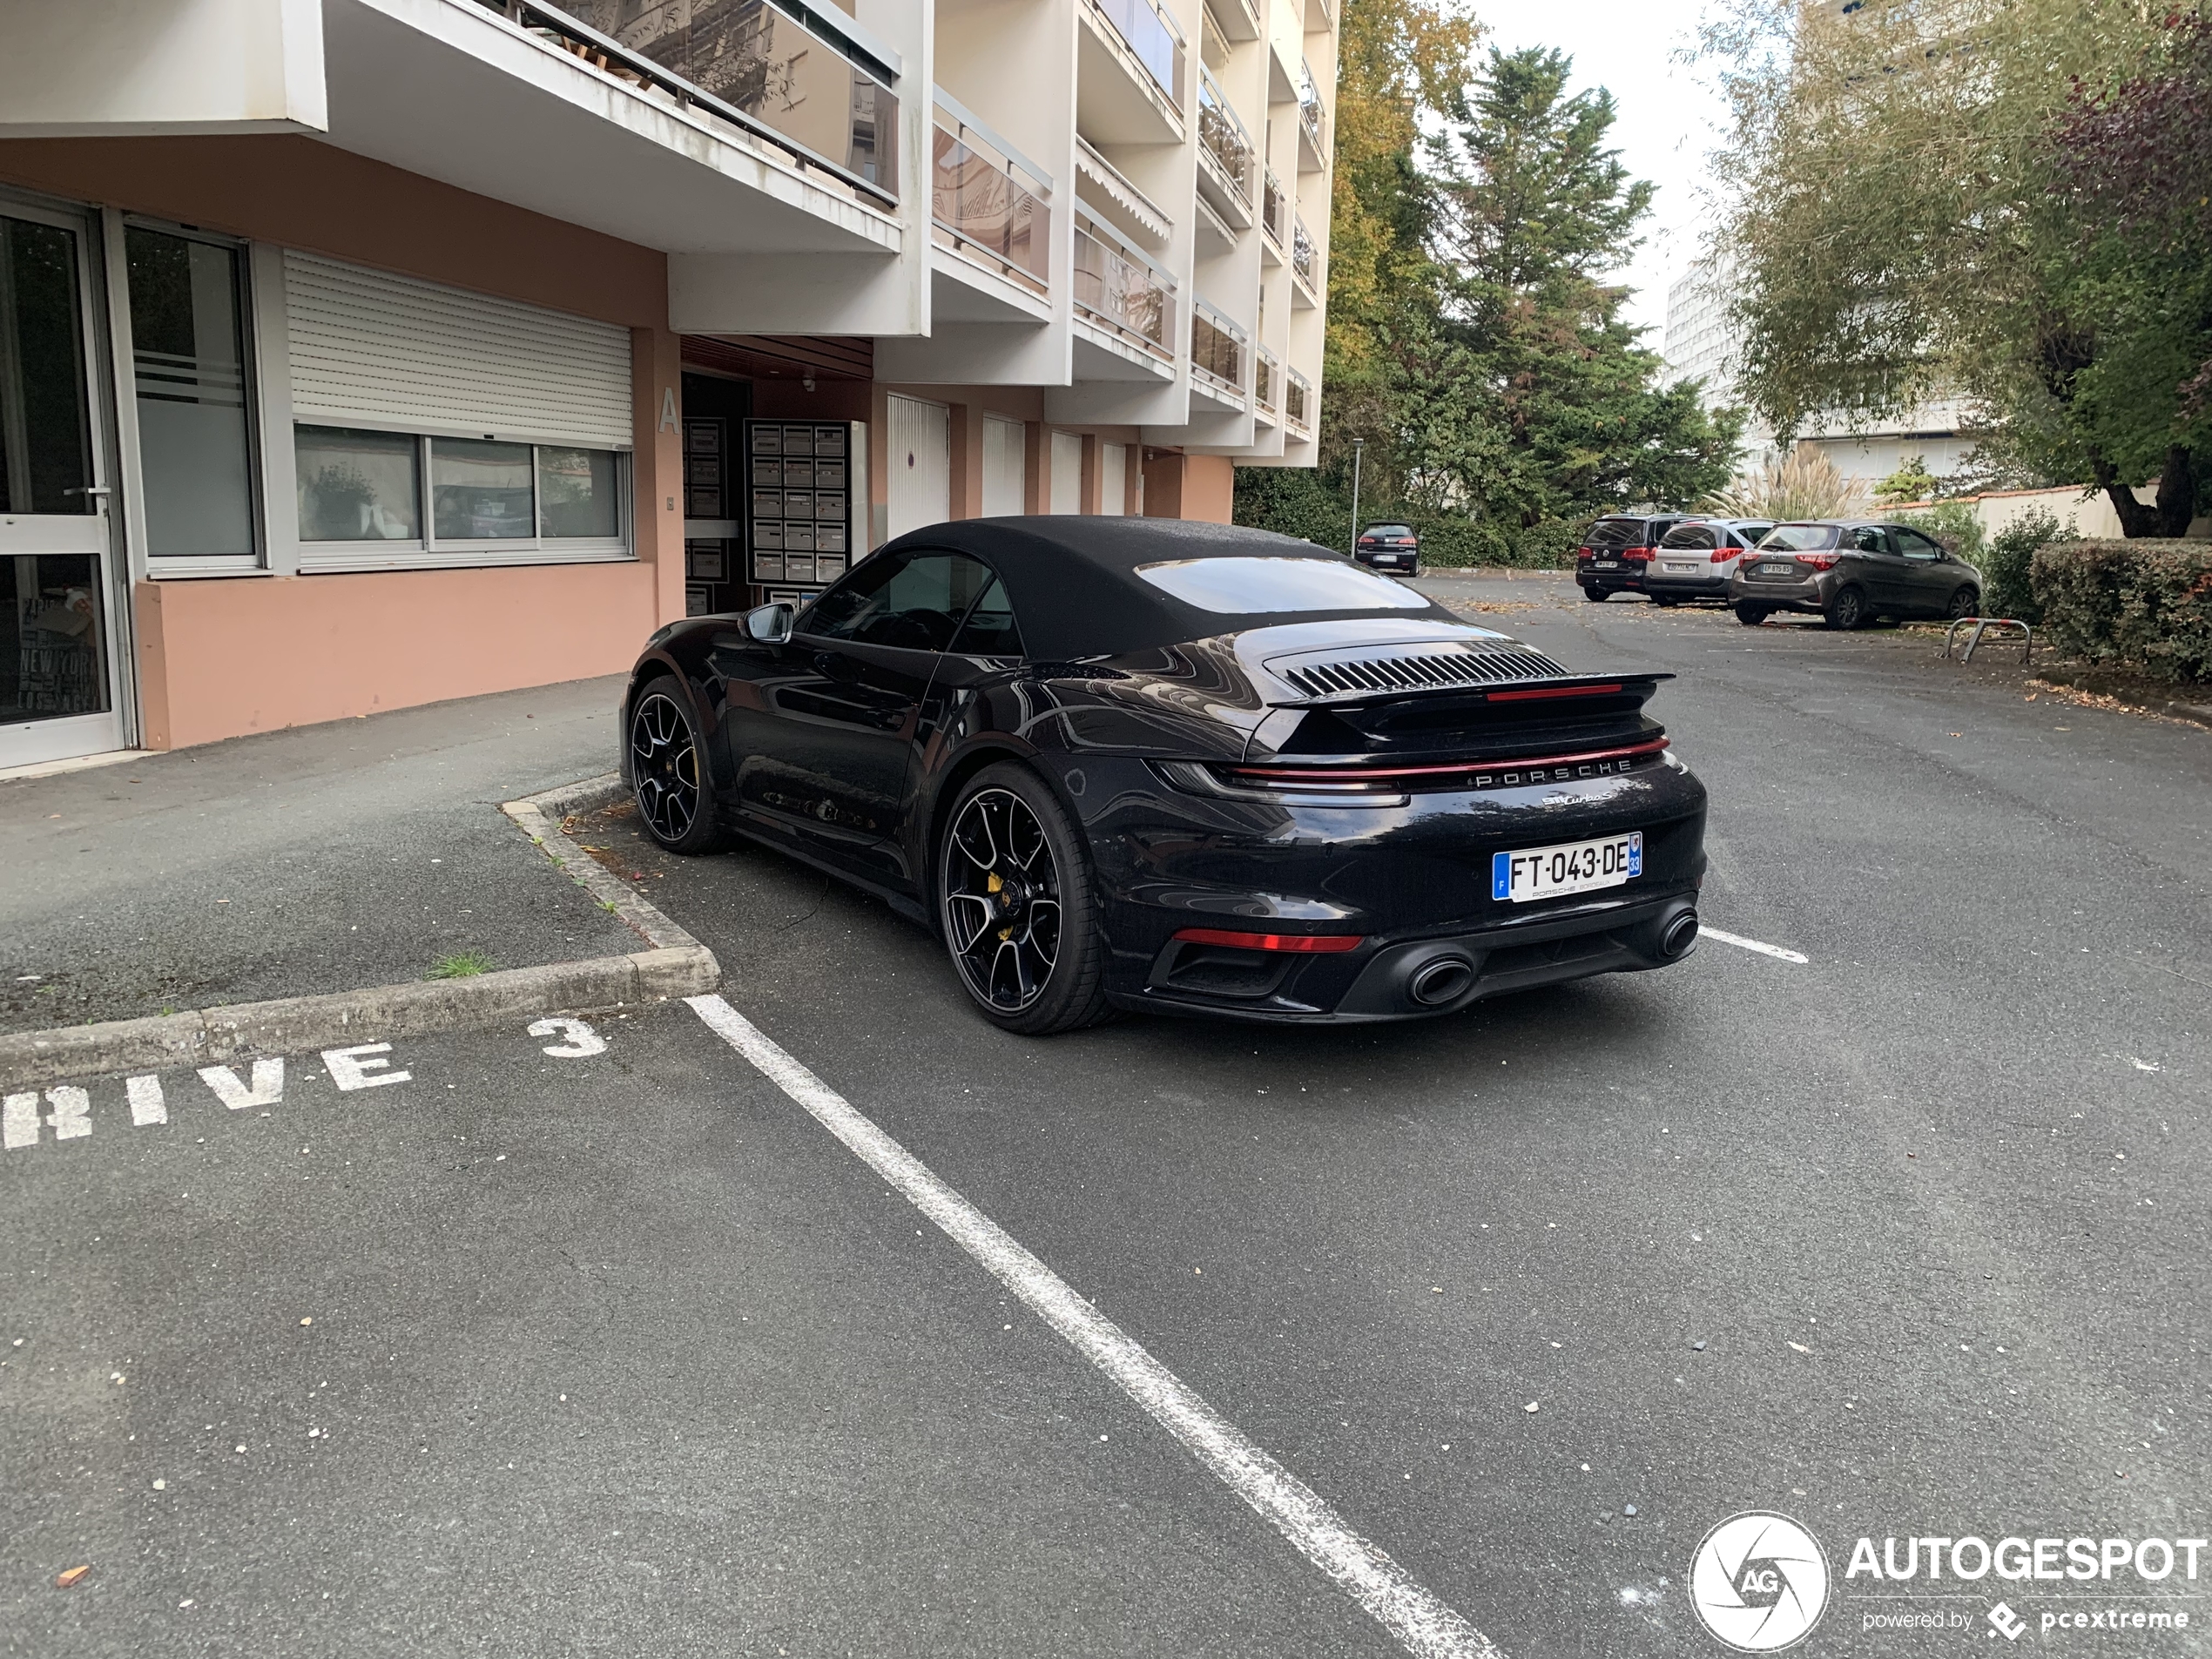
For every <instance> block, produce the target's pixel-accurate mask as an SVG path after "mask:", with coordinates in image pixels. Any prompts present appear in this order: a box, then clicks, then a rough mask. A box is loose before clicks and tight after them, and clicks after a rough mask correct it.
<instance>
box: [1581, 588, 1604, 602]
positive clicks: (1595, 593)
mask: <svg viewBox="0 0 2212 1659" xmlns="http://www.w3.org/2000/svg"><path fill="white" fill-rule="evenodd" d="M1582 597H1584V598H1585V599H1588V601H1589V602H1590V603H1591V604H1594V605H1602V604H1604V603H1605V602H1606V600H1607V599H1608V597H1610V596H1609V595H1608V594H1607V592H1606V591H1605V590H1604V589H1603V588H1584V589H1583V590H1582Z"/></svg>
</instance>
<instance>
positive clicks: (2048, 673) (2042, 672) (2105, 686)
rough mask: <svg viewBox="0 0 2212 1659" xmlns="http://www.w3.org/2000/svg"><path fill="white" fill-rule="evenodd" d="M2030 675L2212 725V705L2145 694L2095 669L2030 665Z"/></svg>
mask: <svg viewBox="0 0 2212 1659" xmlns="http://www.w3.org/2000/svg"><path fill="white" fill-rule="evenodd" d="M2027 672H2028V675H2029V677H2030V678H2033V679H2039V680H2042V681H2044V682H2045V683H2046V684H2047V685H2065V686H2070V687H2071V688H2073V689H2074V691H2088V692H2091V693H2093V694H2094V695H2095V696H2098V697H2108V698H2112V699H2113V700H2114V701H2115V702H2120V703H2125V704H2127V705H2129V706H2130V707H2132V708H2138V709H2148V711H2150V712H2151V713H2153V714H2162V715H2164V716H2165V717H2166V718H2168V719H2169V720H2187V721H2189V722H2190V723H2191V724H2193V725H2202V726H2212V704H2204V703H2184V702H2182V701H2181V700H2180V699H2179V698H2157V697H2148V696H2146V695H2144V693H2143V690H2142V687H2141V685H2138V684H2131V683H2130V682H2128V681H2127V680H2123V679H2119V678H2114V676H2112V675H2109V674H2104V673H2101V672H2100V671H2097V670H2096V669H2094V668H2030V669H2029V670H2028V671H2027Z"/></svg>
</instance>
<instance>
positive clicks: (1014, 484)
mask: <svg viewBox="0 0 2212 1659" xmlns="http://www.w3.org/2000/svg"><path fill="white" fill-rule="evenodd" d="M1027 471H1028V428H1027V427H1025V426H1023V425H1022V422H1021V421H1008V420H1006V419H1004V418H1002V417H1001V416H999V415H985V416H984V417H983V516H984V517H986V518H1003V517H1011V516H1016V515H1019V514H1021V513H1022V512H1024V511H1026V510H1027V508H1028V491H1027V490H1026V489H1023V488H1022V484H1023V482H1024V481H1023V475H1024V474H1025V473H1026V472H1027Z"/></svg>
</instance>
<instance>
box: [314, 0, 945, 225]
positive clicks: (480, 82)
mask: <svg viewBox="0 0 2212 1659" xmlns="http://www.w3.org/2000/svg"><path fill="white" fill-rule="evenodd" d="M322 28H323V38H324V50H325V65H326V67H325V75H326V78H327V89H328V104H329V125H328V130H327V132H325V133H323V134H322V135H320V136H322V137H323V138H325V139H326V140H327V142H328V143H331V144H334V145H337V146H339V147H340V148H341V149H345V150H350V151H352V152H354V153H356V154H359V155H365V156H369V157H373V158H375V159H376V160H379V161H383V162H388V163H389V164H391V165H394V166H396V167H403V168H405V169H406V170H407V171H408V172H415V173H420V174H422V175H423V176H425V177H427V178H432V179H441V180H443V181H444V182H445V183H447V184H450V185H458V186H459V187H461V188H462V189H464V190H470V191H474V192H476V193H477V194H479V195H483V196H489V197H492V198H494V199H496V200H499V201H504V202H511V203H513V204H514V205H515V206H518V207H524V208H528V209H529V210H531V211H532V212H540V213H543V214H546V215H547V216H549V217H550V218H554V219H563V220H566V221H567V222H569V223H570V224H575V225H583V226H587V227H589V228H590V229H592V230H596V231H600V232H604V233H606V234H607V235H610V236H616V237H620V238H621V239H623V240H624V241H627V242H634V243H637V244H639V245H640V246H645V247H652V248H658V249H661V250H663V251H664V252H666V253H710V254H712V253H745V254H751V255H760V254H777V253H863V254H866V253H873V254H879V255H880V254H885V253H897V252H899V250H900V246H901V242H902V239H903V237H904V234H905V233H904V230H903V227H902V226H900V222H899V220H898V219H896V218H894V216H893V215H892V214H891V213H889V212H885V211H883V210H881V209H880V208H878V207H877V206H873V205H872V204H871V203H869V202H868V201H867V200H865V199H861V198H860V196H859V193H858V192H848V191H847V189H846V187H845V186H843V185H841V183H839V182H837V181H834V180H832V179H821V180H819V181H818V180H817V179H815V178H813V177H810V176H809V175H808V174H807V173H805V172H801V171H800V170H799V167H798V166H797V165H794V164H792V163H791V162H789V161H788V160H786V159H785V158H782V157H781V156H780V154H779V152H777V151H775V150H774V149H773V148H772V146H771V145H768V144H767V143H765V141H760V142H756V141H753V140H751V139H750V138H748V137H747V135H745V133H744V132H743V131H742V130H741V129H738V128H737V127H734V126H732V125H728V124H726V123H725V122H723V121H721V120H719V119H718V118H714V117H712V116H709V115H706V114H704V113H702V112H700V111H696V110H691V109H687V108H685V107H682V106H680V105H678V104H677V102H676V101H675V99H674V98H673V96H672V95H671V94H668V93H665V92H664V91H659V90H658V89H653V88H646V87H641V86H638V85H636V84H632V83H631V82H628V81H625V80H623V79H620V78H617V77H616V76H614V75H612V74H610V73H609V72H608V71H605V70H603V69H600V68H599V67H597V65H596V64H589V63H586V62H584V61H583V59H581V58H579V57H576V56H574V55H572V54H570V53H569V52H565V51H561V50H560V49H559V48H557V47H556V46H555V45H553V44H551V43H550V42H548V41H546V40H543V39H542V38H540V37H537V36H536V35H534V34H531V33H529V32H528V31H526V30H523V29H522V28H520V27H518V26H517V25H516V24H512V23H509V21H508V20H507V19H506V18H504V17H499V16H497V15H496V14H494V13H493V12H491V11H490V10H487V9H486V8H485V7H483V6H482V5H479V4H476V3H475V0H324V3H323V17H322Z"/></svg>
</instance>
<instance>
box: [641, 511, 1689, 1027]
mask: <svg viewBox="0 0 2212 1659" xmlns="http://www.w3.org/2000/svg"><path fill="white" fill-rule="evenodd" d="M1664 678H1669V677H1668V676H1666V675H1663V674H1649V673H1635V672H1622V673H1608V674H1570V673H1568V671H1566V670H1565V669H1564V668H1562V667H1561V666H1560V665H1559V664H1557V663H1554V662H1553V661H1552V660H1551V659H1550V658H1547V657H1545V656H1543V655H1541V653H1539V652H1537V651H1532V650H1530V649H1529V648H1528V647H1527V646H1526V645H1523V644H1519V643H1517V642H1516V641H1514V640H1513V639H1510V638H1508V637H1506V636H1505V635H1503V634H1499V633H1495V632H1493V631H1490V630H1488V629H1487V628H1478V627H1474V626H1472V625H1470V624H1467V623H1466V622H1464V621H1462V620H1460V618H1459V617H1455V616H1453V614H1452V613H1451V612H1450V611H1448V610H1445V609H1444V608H1443V607H1441V606H1440V605H1437V604H1433V603H1432V602H1431V601H1429V600H1428V599H1426V598H1425V597H1423V596H1422V595H1420V593H1417V592H1415V591H1414V590H1413V589H1411V588H1409V587H1406V586H1405V585H1403V584H1402V583H1397V582H1393V581H1391V580H1390V579H1388V578H1387V577H1380V576H1377V575H1375V574H1373V573H1372V572H1371V571H1368V570H1363V569H1361V568H1359V566H1357V565H1355V564H1352V563H1348V562H1346V561H1345V560H1344V559H1343V558H1341V557H1339V556H1337V555H1335V554H1333V553H1332V552H1330V551H1328V550H1325V549H1323V548H1320V547H1317V546H1315V545H1314V544H1313V543H1309V542H1300V541H1294V540H1291V539H1290V538H1288V537H1286V536H1274V535H1271V534H1269V533H1267V532H1265V531H1261V530H1251V529H1232V528H1228V527H1224V526H1221V525H1215V524H1199V523H1186V522H1184V521H1180V520H1174V519H1130V518H1071V517H1055V518H996V519H970V520H966V521H962V522H959V523H946V524H937V525H933V526H931V527H930V528H928V529H921V530H916V531H914V533H912V534H911V535H907V536H901V537H900V538H899V539H898V540H896V541H894V542H893V543H890V544H889V545H887V546H886V547H884V548H883V549H881V550H880V551H878V552H876V553H874V554H873V555H871V556H869V557H867V559H865V560H863V561H862V562H861V563H859V564H858V565H856V566H855V567H854V568H853V570H852V571H851V572H850V573H849V574H847V575H846V577H844V579H843V580H841V581H840V582H839V583H836V584H835V585H834V586H833V587H832V588H830V589H829V590H828V591H826V592H825V593H824V594H822V595H821V597H819V598H818V599H816V600H814V601H813V604H809V605H808V606H807V607H806V609H805V610H802V611H800V612H799V613H798V614H797V615H796V616H794V615H793V614H792V610H791V608H790V607H789V606H786V605H768V606H765V607H763V608H762V609H760V610H755V611H753V612H752V613H751V614H750V615H748V616H745V617H730V616H725V617H692V618H691V619H689V620H687V621H685V622H681V623H677V624H673V625H671V626H670V627H666V628H664V629H662V630H661V631H659V632H658V633H656V634H655V635H654V636H653V637H651V640H649V641H648V642H647V643H646V646H645V649H644V653H643V654H642V655H641V656H640V657H639V658H638V660H637V667H636V668H635V670H634V671H632V673H631V680H630V685H629V688H628V690H627V691H626V693H625V695H624V701H623V710H622V718H623V727H622V729H623V731H624V732H625V733H626V734H627V736H628V742H627V744H626V745H625V748H624V756H623V772H624V777H625V778H626V779H628V781H629V783H630V785H631V789H632V790H633V792H635V795H636V798H637V806H638V811H639V813H640V814H641V815H642V817H643V819H644V824H645V826H647V828H648V829H649V830H650V831H651V834H652V835H653V837H654V839H655V840H658V842H660V844H661V845H662V846H666V847H669V848H671V849H672V850H674V851H676V852H679V853H704V852H707V851H710V850H712V849H714V848H716V847H718V846H721V845H722V844H724V842H725V840H726V838H728V837H729V836H732V835H733V834H734V835H744V836H748V837H752V838H753V839H756V840H760V841H763V842H765V843H767V844H769V845H771V846H775V847H777V848H779V849H780V850H782V851H783V852H785V853H789V854H791V855H792V856H793V857H796V858H799V859H801V860H806V862H808V863H811V864H814V865H817V866H819V867H821V868H823V869H826V870H828V871H830V872H832V873H835V874H837V875H839V876H841V877H843V878H845V879H846V880H850V881H853V882H855V883H858V884H859V885H860V886H862V887H867V888H868V889H870V890H872V891H873V892H875V893H878V894H881V895H882V896H883V898H885V899H886V900H887V901H888V902H889V903H890V904H891V905H892V907H894V908H895V909H897V910H899V911H900V912H902V913H903V914H907V915H908V916H910V917H912V918H913V919H914V920H915V921H919V922H921V923H922V924H923V925H924V926H926V927H929V928H931V929H933V930H934V932H935V933H936V934H938V936H939V937H941V939H942V940H943V941H944V944H945V948H946V949H947V950H948V952H949V954H951V956H952V960H953V965H954V968H955V969H956V970H957V972H958V973H959V975H960V979H961V983H962V984H963V985H965V986H966V987H967V989H968V994H969V995H970V996H972V997H973V998H974V1001H975V1005H976V1007H977V1008H980V1009H981V1011H982V1012H983V1014H984V1015H986V1016H987V1017H988V1018H989V1019H991V1020H993V1021H995V1022H997V1023H998V1024H1000V1025H1001V1026H1003V1027H1005V1028H1008V1029H1009V1030H1013V1031H1021V1032H1034V1033H1042V1032H1052V1031H1064V1030H1069V1029H1072V1028H1076V1027H1078V1026H1082V1025H1086V1024H1089V1023H1091V1022H1095V1021H1096V1020H1098V1019H1100V1018H1102V1017H1104V1015H1106V1014H1107V1013H1108V1012H1109V1010H1111V1009H1113V1008H1132V1009H1141V1008H1152V1009H1157V1010H1160V1011H1163V1012H1179V1013H1191V1014H1208V1015H1230V1016H1234V1017H1238V1018H1244V1019H1255V1020H1271V1021H1281V1022H1328V1021H1365V1020H1388V1019H1402V1018H1406V1017H1410V1016H1414V1015H1430V1014H1442V1013H1446V1012H1447V1011H1449V1010H1451V1009H1453V1008H1461V1007H1464V1006H1465V1005H1466V1004H1467V1003H1468V1002H1471V1001H1474V1000H1475V999H1476V998H1478V997H1481V996H1486V995H1494V994H1496V993H1498V992H1501V991H1507V990H1516V989H1521V988H1526V987H1530V986H1538V985H1548V984H1552V983H1554V982H1556V981H1563V980H1570V979H1576V978H1580V977H1581V976H1583V975H1585V974H1602V973H1607V972H1611V971H1614V970H1616V969H1635V968H1659V967H1662V966H1664V965H1665V964H1667V963H1669V962H1674V961H1680V960H1681V959H1682V958H1683V957H1684V956H1686V955H1688V954H1689V952H1690V950H1691V949H1692V948H1693V947H1694V946H1695V945H1696V939H1697V910H1696V898H1697V889H1698V886H1699V884H1700V883H1701V882H1702V880H1703V876H1704V869H1705V855H1704V850H1703V840H1704V827H1705V791H1704V788H1703V786H1702V785H1701V784H1699V783H1698V781H1697V780H1696V779H1695V778H1694V777H1692V776H1691V775H1690V773H1689V770H1688V768H1686V767H1685V766H1683V764H1682V763H1681V762H1680V761H1679V760H1677V759H1676V758H1675V757H1674V756H1673V755H1671V754H1670V753H1669V752H1668V739H1667V738H1666V735H1665V733H1664V731H1663V729H1662V727H1661V726H1659V725H1657V724H1656V723H1655V722H1654V721H1653V720H1651V719H1650V718H1649V717H1648V716H1647V715H1646V714H1645V713H1644V712H1643V706H1644V704H1645V702H1646V700H1647V699H1648V698H1649V697H1650V696H1651V694H1652V691H1653V690H1654V689H1655V685H1656V682H1657V681H1659V680H1661V679H1664Z"/></svg>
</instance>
